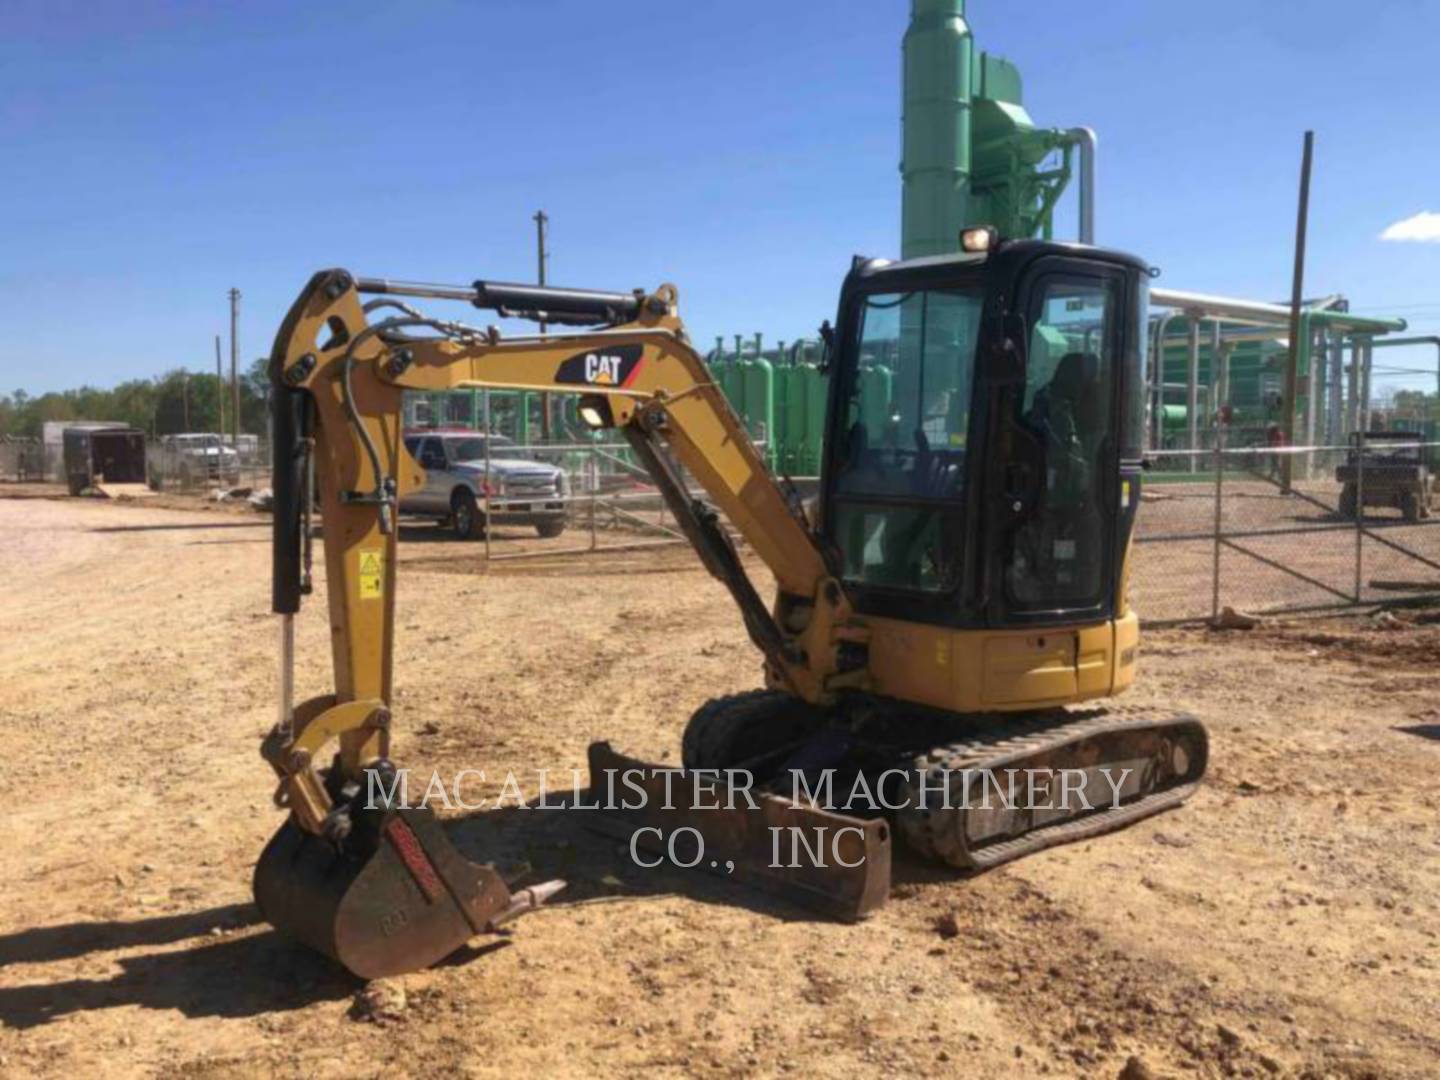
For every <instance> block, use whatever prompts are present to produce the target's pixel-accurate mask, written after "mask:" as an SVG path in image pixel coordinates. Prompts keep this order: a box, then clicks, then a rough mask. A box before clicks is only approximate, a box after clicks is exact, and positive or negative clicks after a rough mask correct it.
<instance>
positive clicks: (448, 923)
mask: <svg viewBox="0 0 1440 1080" xmlns="http://www.w3.org/2000/svg"><path fill="white" fill-rule="evenodd" d="M254 884H255V903H256V904H257V905H258V906H259V908H260V912H261V914H262V915H264V917H265V919H266V921H267V922H269V923H270V924H271V925H272V926H274V927H275V928H276V929H278V930H281V931H284V932H286V933H288V934H291V935H292V936H294V937H296V938H298V939H299V940H300V941H302V942H304V943H305V944H306V945H309V946H310V947H311V948H313V949H316V950H318V951H320V952H322V953H325V954H326V955H327V956H330V957H332V958H333V959H335V960H338V961H339V962H340V963H341V964H343V965H345V967H346V968H348V969H349V970H350V971H351V972H353V973H354V974H356V975H358V976H359V977H360V978H362V979H378V978H383V977H384V976H387V975H399V974H402V973H404V972H407V971H417V970H419V969H420V968H424V967H428V966H429V965H431V964H433V963H435V962H436V961H438V960H442V959H444V958H445V957H446V956H448V955H450V954H451V953H452V952H454V951H455V950H456V949H458V948H459V947H460V946H461V945H464V944H465V942H466V941H468V940H469V939H470V938H471V937H473V936H474V935H475V934H477V933H480V932H481V931H483V930H485V929H487V927H490V926H491V925H492V924H493V923H494V922H495V921H498V920H499V919H501V918H503V917H504V916H505V914H506V913H507V909H508V908H509V907H510V903H511V901H510V891H509V889H508V888H507V887H506V885H505V882H504V880H503V879H502V878H501V877H500V875H499V874H498V873H496V872H495V871H494V870H493V869H491V868H490V867H488V866H478V865H476V864H475V863H472V862H470V861H469V860H468V859H466V858H465V857H464V856H462V855H461V854H460V853H459V852H457V851H456V850H455V848H454V847H453V846H452V845H451V843H450V841H449V840H448V839H447V838H446V836H445V833H444V831H443V830H442V829H441V827H440V824H439V823H438V822H437V821H436V820H435V817H434V815H433V814H432V813H431V812H430V811H429V810H427V809H423V808H407V809H400V810H391V811H388V812H386V814H385V816H384V819H383V820H382V821H381V823H380V826H379V830H378V842H377V843H376V845H375V848H374V851H373V853H372V854H370V855H369V856H368V857H363V858H357V857H353V856H350V855H346V854H342V853H341V852H339V851H337V850H336V848H335V847H334V846H333V845H332V844H330V843H329V842H328V841H326V840H324V839H322V838H320V837H318V836H314V835H312V834H310V833H308V832H306V831H305V830H303V829H301V828H300V827H298V826H297V825H296V824H295V822H294V820H293V819H287V820H286V822H285V824H284V825H282V826H281V827H280V831H279V832H277V833H276V834H275V835H274V836H273V837H272V838H271V840H270V843H269V844H267V845H266V846H265V850H264V852H262V853H261V855H260V861H259V863H258V864H257V865H256V867H255V883H254Z"/></svg>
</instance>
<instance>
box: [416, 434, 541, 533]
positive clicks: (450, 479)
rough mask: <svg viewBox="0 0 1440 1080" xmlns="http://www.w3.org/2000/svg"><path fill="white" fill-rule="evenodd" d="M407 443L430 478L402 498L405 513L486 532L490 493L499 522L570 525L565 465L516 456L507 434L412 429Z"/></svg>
mask: <svg viewBox="0 0 1440 1080" xmlns="http://www.w3.org/2000/svg"><path fill="white" fill-rule="evenodd" d="M487 444H488V446H487ZM405 448H406V449H407V450H409V451H410V456H411V457H413V458H414V459H415V460H416V461H417V462H419V464H420V467H421V468H422V469H424V470H425V484H424V486H423V487H422V488H420V489H419V490H418V491H412V492H411V493H410V494H408V495H406V496H405V497H404V498H403V499H401V500H400V512H401V513H402V514H412V515H415V516H418V517H433V518H436V519H438V520H441V521H446V522H449V524H450V527H451V528H452V529H454V531H455V534H456V535H457V536H459V537H461V538H462V539H471V538H475V537H481V536H484V535H485V527H486V524H487V522H486V518H485V498H486V495H487V494H488V495H489V500H490V518H491V519H493V521H494V523H495V524H496V525H531V526H534V528H535V531H536V532H538V533H539V534H540V535H541V536H546V537H550V536H559V535H560V534H561V533H562V532H564V531H565V496H566V493H567V490H568V489H567V486H566V480H565V473H564V471H563V470H561V469H557V468H556V467H555V466H554V465H547V464H545V463H544V462H541V461H532V460H529V459H527V458H523V457H519V456H517V454H516V450H517V447H516V446H515V443H514V442H512V441H511V440H510V439H507V438H506V437H505V436H503V435H486V434H484V433H481V432H474V431H410V432H406V433H405ZM487 450H488V454H489V460H488V462H487V460H486V455H487ZM487 466H488V469H487Z"/></svg>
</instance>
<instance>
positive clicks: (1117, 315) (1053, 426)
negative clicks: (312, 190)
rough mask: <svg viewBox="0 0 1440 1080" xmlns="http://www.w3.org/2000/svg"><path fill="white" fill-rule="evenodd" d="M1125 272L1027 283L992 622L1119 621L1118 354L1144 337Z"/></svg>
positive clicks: (991, 549)
mask: <svg viewBox="0 0 1440 1080" xmlns="http://www.w3.org/2000/svg"><path fill="white" fill-rule="evenodd" d="M1132 273H1133V272H1132ZM1128 276H1130V275H1127V273H1126V271H1125V270H1123V269H1121V268H1120V267H1118V266H1116V267H1110V266H1107V265H1105V264H1100V263H1096V262H1094V261H1089V260H1082V259H1067V258H1063V257H1048V258H1045V259H1042V260H1040V261H1038V262H1037V263H1036V264H1034V265H1033V266H1032V267H1031V268H1030V269H1029V271H1028V273H1027V274H1026V275H1025V276H1024V277H1023V278H1022V279H1021V281H1020V283H1019V286H1018V289H1017V291H1016V294H1015V297H1014V302H1013V306H1012V310H1014V311H1017V312H1021V313H1023V314H1024V317H1025V321H1024V326H1025V334H1026V339H1027V340H1026V342H1025V346H1026V347H1025V353H1024V355H1025V365H1024V376H1023V379H1019V378H1017V379H1015V380H1013V381H1011V382H1009V383H1008V384H1006V385H1004V386H1000V387H996V388H995V390H994V393H995V394H996V402H995V413H994V414H993V415H994V418H995V422H996V426H997V432H998V436H999V437H998V438H997V439H996V440H995V443H994V449H995V457H994V459H993V460H992V461H991V463H990V465H991V467H990V469H989V477H988V483H987V488H988V490H989V492H990V500H989V502H990V513H988V514H987V518H988V529H987V533H988V536H987V543H986V548H987V554H988V557H989V559H990V560H991V565H990V573H989V574H988V575H987V577H988V579H989V587H988V589H987V613H988V619H987V621H988V622H989V623H990V624H991V625H992V626H1017V627H1018V626H1035V627H1040V626H1044V625H1047V624H1052V625H1053V624H1067V625H1076V624H1086V623H1090V624H1093V623H1103V622H1106V621H1108V620H1109V619H1110V618H1111V617H1112V615H1113V614H1114V597H1115V583H1116V580H1117V576H1118V569H1117V565H1116V564H1117V561H1118V560H1117V557H1116V539H1117V533H1118V530H1117V522H1118V512H1119V509H1120V507H1119V497H1120V492H1119V489H1120V484H1119V474H1120V468H1119V466H1120V462H1119V438H1118V427H1119V423H1120V400H1121V398H1120V379H1121V370H1122V362H1121V357H1122V355H1123V353H1124V350H1125V348H1126V334H1127V333H1136V332H1137V331H1136V330H1135V329H1134V328H1127V327H1126V325H1125V323H1126V318H1125V315H1126V312H1128V311H1129V310H1130V307H1129V306H1127V297H1126V290H1127V288H1129V287H1130V285H1129V282H1128V281H1127V277H1128ZM1075 636H1076V638H1077V640H1075V641H1074V642H1069V641H1066V642H1065V647H1066V648H1067V649H1073V650H1074V651H1075V661H1074V662H1075V664H1076V667H1077V669H1078V668H1079V667H1080V666H1081V665H1082V664H1083V662H1084V656H1083V654H1084V653H1085V652H1086V651H1087V646H1086V643H1084V642H1081V641H1079V640H1078V638H1079V635H1075ZM1052 637H1053V635H1052ZM1066 637H1067V638H1068V637H1069V635H1066ZM1052 644H1058V642H1052ZM1097 644H1098V642H1097ZM1107 648H1108V645H1107Z"/></svg>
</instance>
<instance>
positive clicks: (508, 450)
mask: <svg viewBox="0 0 1440 1080" xmlns="http://www.w3.org/2000/svg"><path fill="white" fill-rule="evenodd" d="M487 442H489V443H490V454H491V455H492V456H494V455H496V454H510V455H512V456H513V455H514V453H515V447H514V444H512V443H511V442H510V440H509V439H498V438H497V439H493V440H492V439H486V438H485V437H484V436H476V437H474V438H469V439H446V440H445V445H446V446H447V447H448V449H449V451H450V460H451V461H484V460H485V444H486V443H487Z"/></svg>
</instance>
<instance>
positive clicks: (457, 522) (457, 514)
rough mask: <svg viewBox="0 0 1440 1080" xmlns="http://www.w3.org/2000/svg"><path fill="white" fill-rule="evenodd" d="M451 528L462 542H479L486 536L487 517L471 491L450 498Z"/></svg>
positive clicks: (459, 492) (460, 492)
mask: <svg viewBox="0 0 1440 1080" xmlns="http://www.w3.org/2000/svg"><path fill="white" fill-rule="evenodd" d="M450 527H451V528H452V529H454V530H455V536H456V537H457V538H458V539H460V540H478V539H480V538H481V537H483V536H484V535H485V515H484V514H483V513H481V512H480V507H479V505H478V504H477V503H476V502H475V495H474V493H473V492H469V491H464V490H461V491H457V492H456V493H455V494H454V495H452V496H451V497H450Z"/></svg>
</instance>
